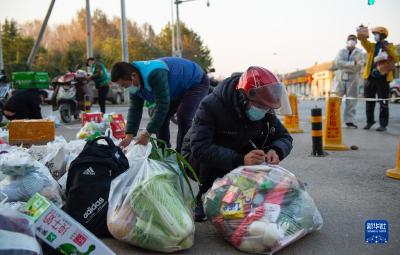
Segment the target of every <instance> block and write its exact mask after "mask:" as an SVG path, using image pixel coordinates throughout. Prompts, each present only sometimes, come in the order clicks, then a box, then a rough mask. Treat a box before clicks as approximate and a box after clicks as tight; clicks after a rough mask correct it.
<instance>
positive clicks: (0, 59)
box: [0, 20, 4, 75]
mask: <svg viewBox="0 0 400 255" xmlns="http://www.w3.org/2000/svg"><path fill="white" fill-rule="evenodd" d="M0 21H1V20H0ZM2 35H3V33H2V32H1V22H0V75H1V74H2V71H3V70H4V62H3V43H2V40H1V39H2V37H3V36H2Z"/></svg>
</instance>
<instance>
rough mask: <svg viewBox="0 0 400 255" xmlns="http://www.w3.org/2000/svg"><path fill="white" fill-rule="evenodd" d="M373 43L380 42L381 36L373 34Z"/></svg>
mask: <svg viewBox="0 0 400 255" xmlns="http://www.w3.org/2000/svg"><path fill="white" fill-rule="evenodd" d="M374 40H375V42H379V41H380V40H381V36H380V35H379V34H374Z"/></svg>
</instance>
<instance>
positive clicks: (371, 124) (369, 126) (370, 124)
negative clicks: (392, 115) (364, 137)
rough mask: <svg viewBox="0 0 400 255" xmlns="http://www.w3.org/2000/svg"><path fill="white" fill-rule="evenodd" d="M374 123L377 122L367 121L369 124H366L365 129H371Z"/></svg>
mask: <svg viewBox="0 0 400 255" xmlns="http://www.w3.org/2000/svg"><path fill="white" fill-rule="evenodd" d="M374 124H375V122H372V123H367V125H365V127H364V129H365V130H368V129H370V128H371V127H372V126H373V125H374Z"/></svg>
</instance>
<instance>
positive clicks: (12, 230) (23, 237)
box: [0, 193, 42, 255]
mask: <svg viewBox="0 0 400 255" xmlns="http://www.w3.org/2000/svg"><path fill="white" fill-rule="evenodd" d="M3 198H4V199H3ZM6 201H7V196H6V195H5V194H2V193H0V254H8V255H39V254H42V249H41V247H40V245H39V243H38V242H37V240H36V238H35V229H34V227H33V221H31V220H30V219H29V218H28V217H27V216H26V215H24V214H22V213H20V212H18V211H17V210H16V209H13V208H12V207H9V206H6V205H5V202H6Z"/></svg>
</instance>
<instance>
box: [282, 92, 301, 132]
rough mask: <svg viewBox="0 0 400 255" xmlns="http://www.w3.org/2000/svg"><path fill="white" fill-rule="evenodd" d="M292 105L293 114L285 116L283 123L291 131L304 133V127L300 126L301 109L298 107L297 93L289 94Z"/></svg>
mask: <svg viewBox="0 0 400 255" xmlns="http://www.w3.org/2000/svg"><path fill="white" fill-rule="evenodd" d="M289 102H290V107H291V108H292V115H286V114H285V115H284V116H283V125H284V126H285V127H286V129H287V130H288V131H289V133H303V132H304V131H303V129H300V128H299V111H298V108H297V96H296V95H295V94H290V95H289Z"/></svg>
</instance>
